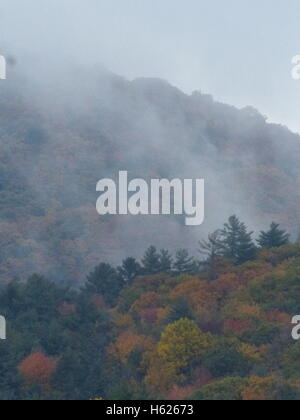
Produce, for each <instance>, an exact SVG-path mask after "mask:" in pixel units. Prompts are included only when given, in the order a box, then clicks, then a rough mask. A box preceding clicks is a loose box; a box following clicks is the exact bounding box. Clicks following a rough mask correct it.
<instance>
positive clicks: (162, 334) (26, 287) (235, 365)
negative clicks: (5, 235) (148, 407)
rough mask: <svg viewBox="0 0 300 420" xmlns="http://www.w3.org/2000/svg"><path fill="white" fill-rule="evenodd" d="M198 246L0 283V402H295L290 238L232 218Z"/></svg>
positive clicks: (298, 273) (295, 287)
mask: <svg viewBox="0 0 300 420" xmlns="http://www.w3.org/2000/svg"><path fill="white" fill-rule="evenodd" d="M199 251H200V253H201V255H205V258H204V259H203V260H201V261H197V260H196V259H195V258H193V257H191V256H190V255H189V253H188V252H187V251H186V250H184V249H182V250H179V251H178V252H177V253H176V255H171V254H170V253H169V252H168V251H167V250H162V251H158V250H157V249H156V248H155V247H153V246H151V247H150V248H148V250H147V251H146V253H145V255H144V257H143V258H142V260H141V261H137V260H135V259H134V258H128V259H126V260H124V261H123V263H122V264H121V266H120V267H118V268H115V267H113V266H112V265H110V264H108V263H107V262H102V263H101V261H99V264H98V265H97V267H96V268H95V269H94V270H92V271H91V273H90V274H89V276H88V277H87V279H86V282H85V284H84V285H83V287H82V288H81V289H80V290H76V289H72V288H69V287H68V288H67V287H65V288H64V287H62V286H60V285H57V284H55V283H53V282H51V281H49V280H47V279H46V278H44V277H42V276H39V275H34V276H31V277H30V278H29V279H28V281H27V282H20V281H13V282H11V283H10V284H8V285H6V286H3V287H2V289H1V290H0V309H1V313H2V314H3V315H5V316H6V318H7V321H8V340H7V341H5V342H4V341H1V342H0V354H1V364H0V399H1V400H2V399H50V400H51V399H59V400H60V399H66V400H72V399H83V400H87V399H99V398H102V399H116V400H131V399H133V400H134V399H153V398H154V399H157V398H162V399H165V398H168V399H174V400H181V399H187V398H188V399H195V400H299V399H300V365H299V360H300V343H299V342H296V341H293V339H292V337H291V330H292V326H291V319H292V317H293V316H294V315H295V314H299V313H300V287H299V285H300V244H299V243H296V244H290V243H289V235H288V234H287V233H286V232H285V231H284V230H282V229H280V227H279V226H278V225H276V224H275V223H273V224H272V225H271V227H270V229H267V230H265V231H262V232H261V233H260V235H259V236H258V238H257V241H254V237H253V235H252V232H251V231H249V229H248V227H247V226H246V225H245V224H244V223H242V222H241V221H240V220H239V219H238V218H237V217H236V216H232V217H230V219H229V220H228V222H227V223H226V224H225V225H224V226H223V227H222V228H220V229H219V230H218V231H216V232H215V233H213V234H210V236H209V238H208V239H207V240H202V241H200V243H199Z"/></svg>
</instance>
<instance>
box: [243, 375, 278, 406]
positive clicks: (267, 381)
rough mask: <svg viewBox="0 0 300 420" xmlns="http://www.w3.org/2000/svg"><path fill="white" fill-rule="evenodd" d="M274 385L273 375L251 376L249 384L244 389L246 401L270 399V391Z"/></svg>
mask: <svg viewBox="0 0 300 420" xmlns="http://www.w3.org/2000/svg"><path fill="white" fill-rule="evenodd" d="M273 385H274V378H273V377H258V376H251V377H250V379H249V382H248V386H247V387H246V389H245V390H244V391H243V393H242V396H243V400H244V401H266V400H269V399H270V393H271V392H272V388H273Z"/></svg>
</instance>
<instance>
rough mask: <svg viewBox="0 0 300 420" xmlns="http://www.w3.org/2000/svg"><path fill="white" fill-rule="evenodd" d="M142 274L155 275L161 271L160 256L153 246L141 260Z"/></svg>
mask: <svg viewBox="0 0 300 420" xmlns="http://www.w3.org/2000/svg"><path fill="white" fill-rule="evenodd" d="M142 264H143V273H144V274H146V275H147V274H157V273H159V272H160V271H161V263H160V255H159V253H158V252H157V249H156V248H155V247H154V246H150V247H149V248H148V249H147V251H146V253H145V255H144V257H143V259H142Z"/></svg>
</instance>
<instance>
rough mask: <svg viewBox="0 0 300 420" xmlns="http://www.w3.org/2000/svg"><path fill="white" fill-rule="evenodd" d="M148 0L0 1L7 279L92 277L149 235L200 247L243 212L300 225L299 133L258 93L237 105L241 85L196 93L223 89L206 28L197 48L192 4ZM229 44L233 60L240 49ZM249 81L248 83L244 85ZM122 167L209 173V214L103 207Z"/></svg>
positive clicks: (140, 246) (3, 263)
mask: <svg viewBox="0 0 300 420" xmlns="http://www.w3.org/2000/svg"><path fill="white" fill-rule="evenodd" d="M125 3H126V6H125ZM198 3H199V2H198ZM231 3H232V4H235V5H236V4H237V2H231ZM263 3H264V7H266V5H267V3H268V2H267V1H265V2H263ZM149 4H150V2H148V3H147V2H145V1H142V2H140V1H139V2H137V1H127V2H120V1H116V0H114V1H111V2H109V3H108V2H107V1H99V0H97V1H87V2H85V3H84V6H83V2H82V1H79V0H71V1H67V0H64V1H59V2H58V1H56V0H51V1H46V0H43V1H41V2H36V1H26V2H25V1H24V2H20V1H15V0H10V1H9V2H8V1H4V2H2V4H1V17H0V27H1V30H0V32H1V40H2V41H1V43H2V44H3V45H2V46H0V47H1V48H2V49H1V50H0V53H1V54H3V55H5V56H6V57H7V59H8V69H7V80H6V81H1V85H0V89H1V92H2V95H1V98H0V105H1V114H0V123H1V130H0V142H1V152H0V164H1V166H0V170H1V179H2V185H1V191H0V193H1V194H0V200H1V206H2V207H1V208H2V211H1V214H0V226H1V232H3V239H2V243H1V246H2V250H3V251H2V256H1V260H0V269H1V273H0V275H1V278H2V280H3V281H7V279H12V278H14V277H26V276H28V275H30V274H32V273H33V272H39V273H42V274H45V275H47V276H50V277H51V278H53V279H55V280H58V281H60V280H62V279H64V280H65V279H67V281H69V282H74V283H80V282H82V281H84V278H85V275H86V274H87V273H88V271H89V270H91V269H92V268H93V267H94V266H95V265H97V264H98V263H99V262H101V261H110V262H112V263H119V262H120V261H121V260H122V259H123V258H125V257H127V256H134V257H137V258H140V257H141V255H142V253H143V252H144V250H145V248H147V247H148V246H149V245H151V244H154V245H156V246H157V247H158V248H167V249H170V250H171V251H172V252H174V251H175V250H176V249H178V248H187V249H188V250H189V251H190V253H191V254H193V255H196V254H197V242H198V241H199V240H200V239H203V238H204V237H206V235H207V234H208V233H210V232H212V231H214V230H215V229H217V228H219V227H221V226H222V224H223V223H224V222H225V220H226V219H227V218H228V217H229V216H230V215H232V214H237V215H238V216H239V217H240V218H241V219H242V220H243V221H244V222H246V223H247V225H248V226H249V228H250V229H251V230H252V229H253V230H255V231H256V232H258V231H259V230H260V229H262V228H266V227H267V225H268V224H269V223H270V222H271V221H272V220H274V221H276V222H279V223H281V224H282V226H283V227H285V228H287V229H289V231H291V233H293V234H294V236H295V235H297V233H298V228H299V220H298V208H299V204H300V194H299V192H298V191H297V189H296V188H295V185H297V184H298V183H299V177H300V171H299V169H298V162H299V157H300V150H299V139H300V138H299V136H298V135H296V134H293V133H291V132H290V131H289V130H288V129H287V128H286V127H285V126H284V125H279V124H269V123H267V121H266V117H265V116H264V115H263V113H260V112H258V111H256V109H255V108H253V107H245V106H246V105H251V106H256V105H257V104H256V103H255V102H252V100H253V96H252V93H251V95H250V94H249V96H248V97H249V99H247V101H246V100H245V103H244V105H245V106H241V107H239V108H238V107H234V106H232V105H237V104H241V103H243V100H242V99H241V97H239V96H236V97H235V98H233V97H231V99H232V102H230V101H229V103H230V104H231V105H225V104H224V103H222V102H220V101H217V100H214V99H213V97H211V96H209V95H207V94H204V93H201V92H200V91H195V92H193V93H192V91H193V90H197V89H198V87H200V88H201V90H202V89H203V91H204V92H211V93H214V91H215V90H217V88H218V87H220V84H219V82H218V83H216V84H214V83H213V82H212V80H211V79H210V78H209V76H208V74H209V73H211V64H212V62H211V60H208V61H205V54H204V53H203V54H204V55H201V54H200V52H199V51H200V50H201V48H200V47H199V43H198V41H197V40H198V38H197V37H196V39H195V41H194V43H193V44H189V48H185V46H186V45H187V44H186V41H187V40H188V39H189V38H188V34H189V32H183V34H184V35H183V38H184V39H181V38H180V40H178V39H176V38H173V35H174V27H175V26H176V24H179V23H180V24H181V25H184V22H183V21H182V19H183V16H182V15H181V14H180V10H181V7H182V6H179V4H177V2H176V3H173V4H174V8H173V9H172V11H173V12H172V13H173V17H174V20H173V21H172V22H173V23H172V24H171V23H170V22H169V20H168V14H167V13H166V11H167V10H168V9H166V8H165V6H164V7H162V6H160V3H158V2H156V1H154V2H151V7H150V6H149ZM166 4H167V5H169V7H171V5H170V2H169V1H167V2H166ZM191 4H194V2H192V3H191ZM200 4H201V10H202V13H203V14H204V15H205V13H206V14H207V16H211V11H210V10H209V8H208V6H207V5H205V3H204V2H200ZM232 4H231V6H232ZM231 6H229V8H230V7H231ZM150 9H151V10H150ZM195 10H196V9H195ZM197 11H198V9H197ZM125 12H126V13H125ZM147 13H148V15H147ZM149 13H150V14H149ZM186 13H187V16H189V17H190V18H191V11H190V10H189V11H188V12H187V11H186ZM218 13H219V12H218ZM218 13H217V17H216V19H220V17H218V16H219V15H218ZM146 15H147V16H148V17H149V20H148V22H150V23H148V25H145V21H144V20H143V19H141V17H142V16H144V17H145V16H146ZM162 22H163V23H164V24H165V25H166V26H164V27H162ZM194 24H195V22H194ZM194 24H193V25H194ZM172 25H173V26H172ZM239 26H240V25H239ZM184 27H185V26H184ZM162 33H163V34H164V35H165V36H162ZM180 37H181V36H180ZM184 40H185V42H184ZM177 41H178V42H177ZM206 41H207V40H206ZM203 42H204V41H203ZM207 42H208V41H207ZM206 45H207V46H208V45H210V44H209V43H208V44H206ZM229 45H233V44H229ZM207 46H206V47H205V48H204V47H203V48H204V50H205V49H206V48H208V47H207ZM198 47H199V48H200V49H199V50H198ZM196 51H198V52H199V56H198V59H199V62H198V63H197V66H195V67H194V68H201V72H202V73H201V75H198V76H197V77H190V76H192V74H193V72H192V73H189V72H187V70H186V69H188V68H193V60H195V56H196V54H195V52H196ZM228 56H229V61H228V62H227V63H228V65H229V64H230V60H231V58H232V51H231V49H230V48H228ZM191 57H193V59H192V60H191ZM199 57H200V58H199ZM206 57H207V56H206ZM179 62H180V63H181V68H180V67H178V66H177V64H178V63H179ZM232 66H233V63H232ZM183 67H184V71H182V68H183ZM212 68H213V69H217V66H215V65H213V66H212ZM230 68H231V67H230ZM221 73H223V70H222V71H220V73H219V71H218V70H215V75H217V74H218V75H220V74H221ZM184 74H185V75H184ZM247 74H249V71H248V72H247ZM215 77H216V76H215ZM223 77H224V75H223ZM226 77H227V78H228V74H227V75H225V79H226ZM233 78H234V77H233V76H231V77H230V79H228V80H230V84H231V85H232V84H233V80H232V79H233ZM223 80H224V79H223ZM252 82H254V81H253V80H252ZM240 83H241V84H240V85H239V83H236V84H237V87H236V90H239V91H240V90H243V89H241V86H243V84H242V83H243V77H242V79H240ZM257 83H258V85H257V86H259V83H262V80H261V79H260V80H258V79H257ZM202 85H203V86H202ZM210 87H211V88H212V87H213V88H212V89H211V91H210ZM252 90H253V89H252ZM249 91H250V85H248V86H247V87H246V88H245V91H244V93H243V94H244V95H245V97H246V96H247V92H248V93H249ZM256 91H257V92H258V91H260V89H258V88H257V89H256ZM219 92H220V94H219V96H218V97H223V96H226V95H225V94H224V90H223V88H220V90H219ZM258 102H260V101H258ZM264 106H266V105H265V104H264ZM269 106H270V108H269V110H270V113H272V112H273V111H272V112H271V108H272V107H271V104H270V105H269ZM274 112H275V111H274ZM276 112H277V111H276ZM276 112H275V113H276ZM282 122H283V123H284V121H282ZM122 170H126V171H128V172H129V174H130V177H131V178H143V179H145V180H147V181H148V180H150V179H151V178H168V179H173V178H181V179H185V178H192V179H196V178H197V179H201V178H204V179H205V183H206V198H205V202H206V211H205V222H204V224H203V225H202V226H200V227H197V228H196V227H186V226H185V224H184V220H183V218H180V217H179V218H178V217H176V216H172V217H157V216H155V217H154V216H135V217H133V216H116V217H114V216H108V217H100V216H99V215H98V214H97V212H96V200H97V193H96V184H97V182H98V180H99V179H101V178H112V179H116V178H117V176H118V173H119V171H122Z"/></svg>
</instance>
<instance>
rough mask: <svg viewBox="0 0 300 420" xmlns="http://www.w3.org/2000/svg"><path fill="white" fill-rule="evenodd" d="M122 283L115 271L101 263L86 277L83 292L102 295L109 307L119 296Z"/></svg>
mask: <svg viewBox="0 0 300 420" xmlns="http://www.w3.org/2000/svg"><path fill="white" fill-rule="evenodd" d="M121 288H122V281H121V279H120V277H119V276H118V273H117V271H116V270H115V269H114V268H113V267H112V266H111V265H109V264H105V263H102V264H100V265H98V266H97V267H96V268H95V270H94V271H93V272H92V273H90V274H89V275H88V277H87V283H86V286H85V290H86V292H87V293H90V294H99V295H102V296H103V297H104V299H105V301H106V302H107V304H109V305H113V304H114V303H115V302H116V299H117V298H118V296H119V295H120V292H121Z"/></svg>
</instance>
